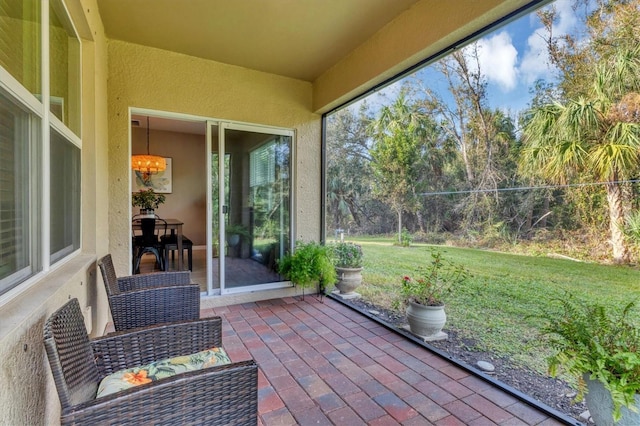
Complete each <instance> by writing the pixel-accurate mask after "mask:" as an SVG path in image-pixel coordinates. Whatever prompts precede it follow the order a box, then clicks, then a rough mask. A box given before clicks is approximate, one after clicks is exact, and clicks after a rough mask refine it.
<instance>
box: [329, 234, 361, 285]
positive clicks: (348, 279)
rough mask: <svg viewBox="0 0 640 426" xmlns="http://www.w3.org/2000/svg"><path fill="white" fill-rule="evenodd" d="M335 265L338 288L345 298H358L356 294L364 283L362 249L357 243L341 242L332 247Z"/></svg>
mask: <svg viewBox="0 0 640 426" xmlns="http://www.w3.org/2000/svg"><path fill="white" fill-rule="evenodd" d="M331 252H332V255H333V257H332V259H333V264H334V265H335V267H336V272H337V274H338V282H337V283H336V288H337V289H338V290H339V291H340V295H342V296H343V297H354V296H358V294H357V293H355V292H354V290H355V289H356V288H358V286H359V285H360V284H361V283H362V260H363V257H364V256H363V253H362V247H361V246H360V245H358V244H355V243H348V242H339V243H336V244H334V245H333V246H332V247H331Z"/></svg>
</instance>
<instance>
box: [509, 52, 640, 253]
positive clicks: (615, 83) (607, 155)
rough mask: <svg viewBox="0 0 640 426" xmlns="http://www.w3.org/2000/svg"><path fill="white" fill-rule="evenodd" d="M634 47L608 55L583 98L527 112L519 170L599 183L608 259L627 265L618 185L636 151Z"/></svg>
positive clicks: (638, 102) (637, 58) (634, 163)
mask: <svg viewBox="0 0 640 426" xmlns="http://www.w3.org/2000/svg"><path fill="white" fill-rule="evenodd" d="M639 75H640V47H635V48H632V49H624V50H622V49H621V50H619V51H617V52H614V53H613V54H612V55H611V56H609V57H607V58H604V59H602V61H601V62H600V64H599V66H598V67H596V70H595V78H594V85H593V88H592V90H591V91H590V92H589V93H588V94H587V95H586V96H581V97H577V98H576V99H569V100H567V101H566V102H565V103H559V102H555V103H549V104H546V105H541V106H537V107H534V108H533V109H531V110H530V111H529V112H528V116H527V122H526V124H525V127H524V143H525V147H524V149H523V152H522V156H521V166H522V167H523V169H525V170H528V171H529V172H530V174H537V175H539V176H541V177H543V178H546V179H547V180H550V181H552V182H554V183H566V182H569V181H571V180H572V178H574V177H577V176H578V175H579V174H581V173H585V172H586V173H588V174H590V175H591V176H592V177H593V178H594V179H596V180H598V181H601V182H604V186H605V189H606V193H607V203H608V209H609V232H610V238H611V245H612V248H613V259H614V261H615V262H618V263H628V262H629V260H630V250H629V247H628V245H627V242H626V241H625V237H624V232H623V227H624V212H625V202H626V201H627V200H625V197H624V195H623V190H622V186H621V183H620V182H621V181H623V180H626V179H629V178H632V177H634V176H635V175H637V172H638V170H639V160H640V155H639V149H640V79H638V76H639Z"/></svg>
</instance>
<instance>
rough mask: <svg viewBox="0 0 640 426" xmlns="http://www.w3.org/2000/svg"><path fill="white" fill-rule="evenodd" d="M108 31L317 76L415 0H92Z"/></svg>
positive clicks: (223, 59)
mask: <svg viewBox="0 0 640 426" xmlns="http://www.w3.org/2000/svg"><path fill="white" fill-rule="evenodd" d="M97 1H98V6H99V8H100V15H101V18H102V22H103V25H104V28H105V32H106V35H107V37H109V38H112V39H117V40H122V41H126V42H130V43H135V44H140V45H144V46H150V47H156V48H159V49H164V50H169V51H174V52H179V53H184V54H187V55H191V56H196V57H201V58H205V59H210V60H214V61H217V62H223V63H227V64H232V65H238V66H241V67H245V68H249V69H254V70H259V71H264V72H268V73H272V74H277V75H282V76H287V77H292V78H296V79H300V80H305V81H310V82H312V81H314V80H315V79H316V78H317V77H318V76H320V75H321V74H322V73H324V72H325V71H326V70H328V69H329V68H331V67H332V66H333V65H334V64H336V63H337V62H338V61H340V60H341V59H342V58H343V57H345V56H346V55H348V54H349V53H350V52H351V51H353V50H354V49H355V48H356V47H358V46H359V45H361V44H362V43H364V42H365V41H366V40H367V39H368V38H370V37H371V36H372V35H373V34H375V33H376V32H377V31H379V30H380V29H381V28H382V27H384V26H385V25H386V24H388V23H389V22H391V21H392V20H393V19H394V18H396V17H397V16H398V15H400V14H401V13H402V12H404V11H405V10H407V9H408V8H410V7H411V6H412V5H413V4H414V3H417V1H418V0H97Z"/></svg>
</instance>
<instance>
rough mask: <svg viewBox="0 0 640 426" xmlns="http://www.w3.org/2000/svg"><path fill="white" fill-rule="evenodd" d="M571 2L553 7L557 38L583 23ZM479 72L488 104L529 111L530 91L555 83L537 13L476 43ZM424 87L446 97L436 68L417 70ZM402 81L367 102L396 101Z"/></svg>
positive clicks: (559, 1)
mask: <svg viewBox="0 0 640 426" xmlns="http://www.w3.org/2000/svg"><path fill="white" fill-rule="evenodd" d="M571 3H572V2H571V0H556V1H555V2H553V3H551V4H550V5H547V6H545V7H550V6H553V7H555V8H556V10H557V12H558V17H559V19H558V20H557V22H556V23H555V25H554V28H553V33H554V35H556V36H560V35H564V34H568V33H570V34H571V33H575V32H576V30H577V29H579V26H580V25H581V24H580V21H579V20H578V19H577V16H576V13H575V12H574V11H573V10H572V7H571ZM477 43H478V45H479V55H480V69H481V71H482V73H483V74H484V75H485V77H486V79H487V84H488V87H487V91H488V94H489V96H488V99H489V104H490V106H491V107H493V108H500V109H503V110H505V111H511V113H514V114H515V113H517V112H519V111H521V110H524V109H526V108H527V104H528V103H529V101H530V99H531V94H530V92H529V88H530V87H532V86H533V84H534V83H535V82H536V80H538V79H541V78H542V79H545V80H547V81H552V80H553V76H554V75H555V73H554V70H553V69H552V67H551V66H550V65H549V63H548V61H547V59H546V58H547V54H546V47H545V43H544V29H543V27H542V24H541V23H540V20H539V19H538V17H537V15H536V14H535V12H532V13H530V14H528V15H525V16H523V17H521V18H519V19H517V20H515V21H512V22H510V23H508V24H506V25H504V26H501V27H499V28H497V29H494V30H493V31H492V32H491V33H489V34H487V35H485V36H484V37H482V38H480V39H479V40H478V41H477ZM417 76H418V78H419V79H420V80H421V81H422V84H428V85H429V87H430V88H431V89H433V90H436V91H438V92H440V93H441V94H442V96H443V98H445V99H446V98H447V95H446V93H445V92H446V90H445V89H446V84H445V83H444V78H443V77H442V76H441V74H439V73H438V72H437V71H436V70H435V69H434V67H433V66H428V67H425V68H423V69H422V70H420V71H418V73H417ZM400 86H401V82H395V83H393V84H391V85H389V86H387V87H385V88H383V89H381V90H380V91H379V92H378V93H376V94H373V95H371V96H369V97H368V99H367V102H368V103H369V104H370V105H372V106H373V109H374V110H376V109H377V107H378V106H380V105H382V104H385V103H388V102H389V100H390V99H394V98H395V95H396V94H397V93H398V92H399V90H400Z"/></svg>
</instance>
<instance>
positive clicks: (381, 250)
mask: <svg viewBox="0 0 640 426" xmlns="http://www.w3.org/2000/svg"><path fill="white" fill-rule="evenodd" d="M350 241H355V242H357V243H359V244H361V245H362V249H363V252H364V256H365V262H364V268H365V269H364V271H363V278H364V283H363V285H362V286H361V287H359V288H358V290H357V291H358V292H359V293H360V294H361V295H362V297H363V298H364V299H365V300H368V301H371V302H372V303H374V304H376V305H378V306H382V307H385V308H391V304H392V301H393V299H394V295H395V292H396V289H397V287H398V286H399V285H400V282H401V278H402V276H404V275H411V274H412V273H413V272H414V271H415V268H416V267H417V266H418V265H420V264H421V263H423V262H426V261H428V259H429V251H430V250H431V249H432V248H433V247H437V248H439V249H440V250H441V251H442V252H443V254H444V258H446V259H448V260H450V261H453V262H456V263H460V264H462V265H464V266H465V267H466V268H467V269H468V270H469V271H470V272H471V274H472V278H471V279H470V280H469V281H468V282H467V283H466V284H465V285H464V286H462V287H460V288H458V289H456V290H454V292H453V294H451V295H449V297H448V300H446V305H447V310H446V312H447V317H448V321H447V325H446V326H445V328H449V329H455V330H456V331H457V332H458V333H459V334H460V336H461V337H464V338H467V339H473V340H474V341H475V342H476V348H477V349H478V350H486V351H490V352H493V353H495V354H497V355H499V356H505V357H508V358H510V359H511V360H512V361H513V362H515V363H517V364H520V365H525V366H528V367H531V368H533V369H534V370H536V371H538V372H540V373H544V372H546V362H545V359H544V358H545V356H546V355H547V354H548V352H547V350H546V349H545V348H544V346H542V347H541V345H540V338H539V334H538V330H539V328H540V320H539V319H537V318H536V317H535V316H536V315H537V314H539V313H540V312H541V310H542V309H545V308H548V307H549V306H550V304H551V301H552V299H553V298H562V297H565V295H566V294H567V293H570V294H572V295H573V296H575V297H576V298H577V299H578V300H584V301H592V302H593V301H597V302H598V303H601V304H604V305H606V306H609V307H612V308H613V309H621V308H622V307H624V306H625V305H626V304H627V303H628V302H629V301H631V300H636V299H638V297H639V294H640V271H638V270H637V269H633V268H630V267H625V266H613V265H600V264H595V263H584V262H575V261H571V260H564V259H554V258H547V257H532V256H524V255H514V254H508V253H499V252H492V251H485V250H477V249H468V248H455V247H444V246H431V245H426V244H414V245H412V246H411V247H407V248H403V247H398V246H394V245H393V239H392V238H373V237H368V238H357V239H353V238H351V239H350ZM635 314H636V319H638V320H639V323H640V316H639V315H638V310H636V312H635Z"/></svg>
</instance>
